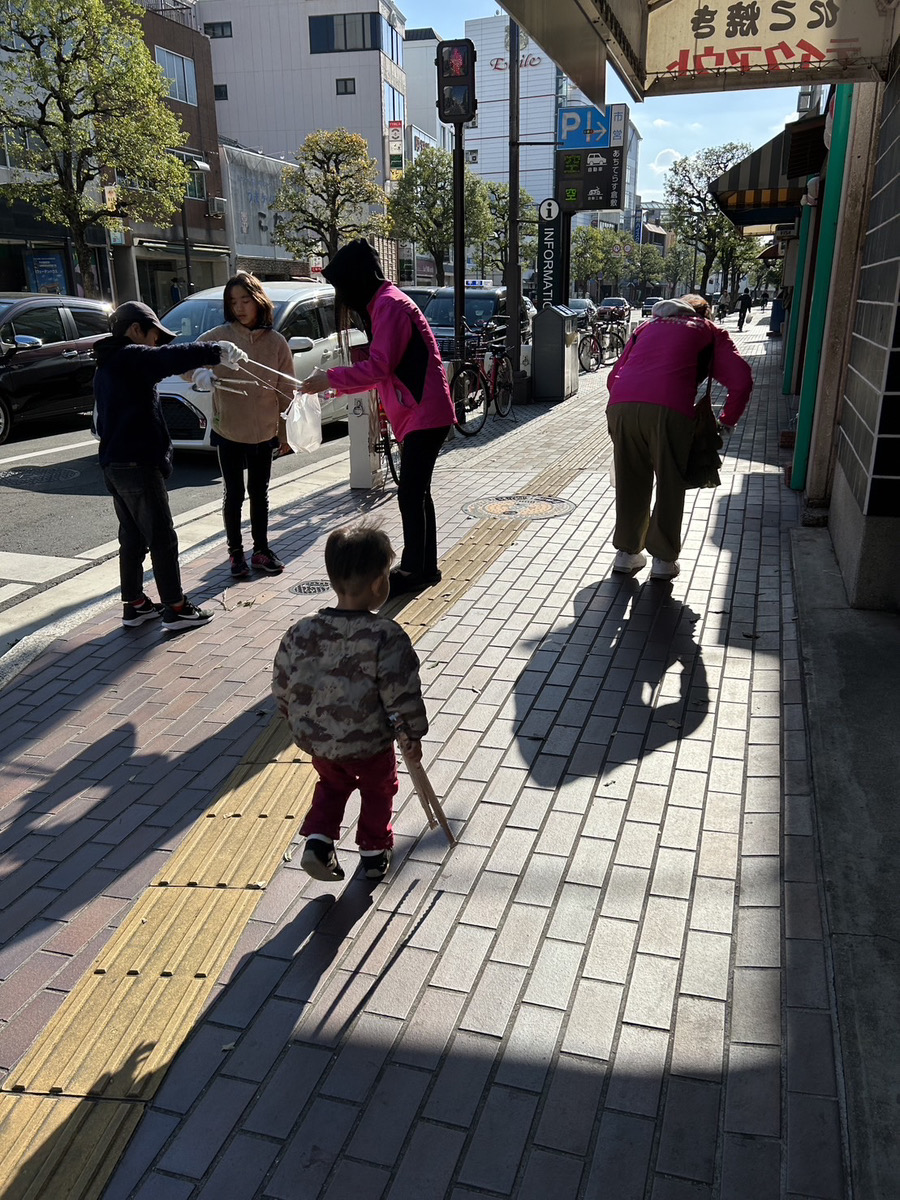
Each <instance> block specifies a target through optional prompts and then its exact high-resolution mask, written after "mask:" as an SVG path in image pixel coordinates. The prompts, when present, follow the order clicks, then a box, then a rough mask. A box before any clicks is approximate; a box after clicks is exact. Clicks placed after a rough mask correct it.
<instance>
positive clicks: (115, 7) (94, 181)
mask: <svg viewBox="0 0 900 1200" xmlns="http://www.w3.org/2000/svg"><path fill="white" fill-rule="evenodd" d="M143 12H144V10H143V8H141V6H140V5H138V4H135V3H133V2H132V0H11V3H8V4H4V5H2V6H0V55H2V58H3V88H2V92H0V128H2V129H5V130H6V131H7V142H8V144H9V145H10V150H11V154H10V158H11V168H10V180H9V182H7V183H4V184H2V185H0V195H2V196H3V197H4V199H6V200H7V201H9V202H12V201H15V200H21V201H25V202H26V203H27V204H30V205H32V206H33V207H34V208H35V209H36V210H37V211H38V212H39V213H40V215H41V216H42V217H44V218H45V220H48V221H52V222H53V223H54V224H59V225H63V226H65V227H66V228H67V229H68V230H69V232H70V234H71V237H72V243H73V246H74V250H75V256H76V258H77V260H78V266H79V268H80V270H81V276H82V280H83V282H84V290H85V292H86V293H87V294H88V295H89V296H92V295H96V292H97V288H96V281H95V279H94V271H93V260H92V257H91V250H90V247H89V245H88V242H87V234H86V231H87V230H88V229H89V228H91V227H92V226H110V225H112V226H113V227H117V226H118V222H120V221H121V220H122V219H123V218H127V219H129V220H132V221H152V222H154V223H156V224H165V223H167V222H168V221H169V220H170V219H171V217H172V215H173V213H175V212H176V211H177V210H178V208H179V207H180V205H181V203H182V200H183V198H184V193H185V188H186V187H187V184H188V180H189V178H190V174H189V171H188V169H187V167H186V166H185V164H184V162H182V161H181V160H179V159H178V158H177V157H176V156H175V155H173V154H170V153H168V151H170V150H174V149H177V148H178V147H179V146H181V145H183V143H184V140H185V134H184V132H183V130H182V128H181V122H180V121H179V120H178V118H177V117H176V116H175V114H174V113H173V112H172V111H171V109H170V108H169V107H168V106H167V104H166V102H165V101H166V97H167V96H168V95H169V82H168V80H167V79H166V78H165V76H164V75H163V73H162V71H161V70H160V68H159V67H158V66H157V65H156V63H155V62H154V61H153V59H152V57H151V55H150V52H149V50H148V49H147V46H146V44H145V42H144V39H143V32H142V28H141V21H140V18H141V15H142V14H143ZM104 186H106V187H108V188H110V189H111V190H108V191H107V192H106V194H105V195H104V191H103V188H104Z"/></svg>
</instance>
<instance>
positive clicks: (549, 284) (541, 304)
mask: <svg viewBox="0 0 900 1200" xmlns="http://www.w3.org/2000/svg"><path fill="white" fill-rule="evenodd" d="M562 239H563V217H562V211H561V209H560V207H559V204H558V203H557V201H556V200H554V199H553V198H552V197H550V198H549V199H547V200H542V201H541V203H540V204H539V205H538V269H537V299H536V303H537V307H538V308H547V307H548V306H549V305H551V304H563V303H564V301H565V297H564V296H563V294H562V293H563V283H564V255H563V244H562Z"/></svg>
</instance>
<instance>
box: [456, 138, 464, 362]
mask: <svg viewBox="0 0 900 1200" xmlns="http://www.w3.org/2000/svg"><path fill="white" fill-rule="evenodd" d="M464 141H465V135H464V133H463V126H462V122H460V121H457V122H456V124H455V125H454V127H453V312H454V315H455V320H454V330H453V332H454V334H455V335H456V358H457V361H458V362H460V363H462V362H464V361H465V357H466V344H465V330H464V329H463V321H464V320H465V315H466V218H465V214H466V209H465V205H466V160H465V154H464V150H463V144H464Z"/></svg>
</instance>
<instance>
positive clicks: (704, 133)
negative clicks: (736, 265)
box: [397, 0, 797, 203]
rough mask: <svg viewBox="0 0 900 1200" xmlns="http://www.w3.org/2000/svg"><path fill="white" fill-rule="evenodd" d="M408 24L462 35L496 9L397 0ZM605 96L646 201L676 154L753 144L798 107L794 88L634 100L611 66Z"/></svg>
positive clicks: (475, 0)
mask: <svg viewBox="0 0 900 1200" xmlns="http://www.w3.org/2000/svg"><path fill="white" fill-rule="evenodd" d="M397 4H398V5H399V7H400V10H401V12H403V14H404V15H405V16H406V23H407V25H408V26H410V27H411V28H416V27H418V26H424V25H431V26H432V27H433V28H434V29H435V30H436V31H437V33H438V34H439V35H440V36H441V37H444V38H453V37H463V36H464V35H465V24H466V21H468V20H474V19H475V18H476V17H490V16H493V15H494V13H495V12H497V11H499V10H498V7H497V5H496V4H492V3H491V2H490V0H454V3H453V4H446V3H443V4H441V3H437V0H397ZM606 99H607V103H609V104H618V103H625V104H628V106H629V108H630V110H631V119H632V121H634V123H635V125H636V126H637V128H638V131H639V133H640V135H641V137H642V139H643V140H642V142H641V155H640V167H639V172H638V192H639V193H640V195H641V198H642V199H643V201H644V202H645V203H646V202H647V201H653V200H660V199H662V194H663V186H664V181H665V168H666V167H667V166H668V165H669V164H670V163H671V162H672V161H673V160H674V159H675V158H676V157H677V156H679V155H682V154H693V153H694V152H695V151H696V150H703V149H704V148H705V147H707V146H720V145H721V144H722V143H723V142H749V144H750V145H751V146H752V147H753V148H754V149H755V148H756V147H757V146H761V145H762V144H763V143H764V142H767V141H768V140H769V139H770V138H772V137H774V136H775V134H776V133H780V131H781V130H782V128H783V127H784V123H785V120H787V119H793V118H794V117H795V116H796V115H797V114H796V109H797V88H796V87H793V88H759V89H751V90H748V91H745V92H704V93H701V94H700V95H696V96H669V97H667V98H665V99H657V100H646V101H644V103H643V104H635V103H634V101H633V100H631V98H630V97H629V96H628V94H627V92H626V91H625V89H624V88H623V87H622V85H621V84H620V83H619V81H618V79H617V78H616V77H615V75H614V74H613V72H612V71H610V72H609V73H608V77H607V84H606Z"/></svg>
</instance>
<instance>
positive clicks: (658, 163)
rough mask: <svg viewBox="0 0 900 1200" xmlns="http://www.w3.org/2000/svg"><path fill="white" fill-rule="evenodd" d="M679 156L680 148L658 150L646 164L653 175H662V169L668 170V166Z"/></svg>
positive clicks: (680, 155)
mask: <svg viewBox="0 0 900 1200" xmlns="http://www.w3.org/2000/svg"><path fill="white" fill-rule="evenodd" d="M681 157H682V154H681V151H680V150H672V149H671V148H670V149H668V150H660V152H659V154H657V156H656V158H654V160H653V162H652V163H649V164H648V165H649V167H650V170H651V171H652V172H653V173H654V174H655V175H662V174H663V172H664V171H668V169H669V167H671V165H672V163H673V162H675V161H676V159H679V158H681Z"/></svg>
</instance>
